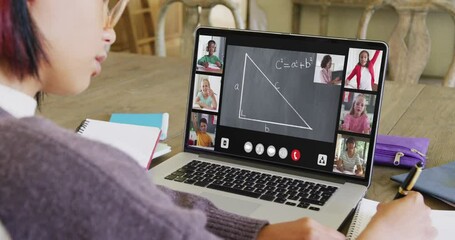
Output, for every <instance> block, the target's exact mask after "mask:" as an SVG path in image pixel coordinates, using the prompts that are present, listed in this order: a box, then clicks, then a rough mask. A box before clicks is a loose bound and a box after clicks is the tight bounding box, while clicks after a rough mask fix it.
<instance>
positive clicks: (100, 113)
mask: <svg viewBox="0 0 455 240" xmlns="http://www.w3.org/2000/svg"><path fill="white" fill-rule="evenodd" d="M189 78H190V62H189V61H185V60H182V59H178V58H159V57H153V56H142V55H133V54H124V53H111V55H110V57H109V59H108V60H107V61H106V63H105V64H104V66H103V73H102V74H101V76H100V77H98V78H95V79H94V80H93V82H92V84H91V86H90V87H89V89H88V90H87V91H85V92H84V93H83V94H80V95H78V96H73V97H55V96H48V97H47V98H46V100H45V101H44V104H43V106H42V114H43V115H44V116H46V117H48V118H50V119H52V120H54V121H55V122H57V123H58V124H60V125H61V126H63V127H65V128H69V129H75V128H76V127H77V126H78V125H79V123H80V122H81V121H82V120H84V119H85V118H93V119H101V120H108V119H109V117H110V114H111V113H114V112H121V113H128V112H130V113H151V112H168V113H169V114H170V124H169V133H168V139H167V141H166V142H167V143H168V144H169V145H170V146H171V147H172V152H171V153H170V154H167V155H165V156H163V157H161V158H158V159H156V161H155V164H157V163H159V162H162V161H164V160H165V159H167V158H169V157H171V156H173V155H175V154H176V153H178V152H181V151H182V150H183V146H182V142H183V141H182V139H183V131H184V121H185V114H186V105H187V96H188V82H189ZM384 93H385V96H384V99H383V105H382V106H383V108H382V114H381V120H380V128H379V133H380V134H391V135H401V136H416V137H427V138H430V139H431V141H430V147H429V152H428V162H427V166H428V167H434V166H438V165H441V164H444V163H448V162H450V161H453V160H454V159H455V150H454V149H455V148H454V144H453V141H454V139H455V104H453V103H454V102H455V89H451V88H442V87H435V86H427V85H409V84H403V83H401V84H400V83H397V82H387V83H386V85H385V91H384ZM405 172H407V170H404V169H395V168H391V167H382V166H375V167H374V176H373V183H372V185H371V187H370V189H369V191H368V193H367V198H370V199H374V200H377V201H388V200H390V199H392V198H393V196H394V195H395V192H396V189H397V185H396V184H395V183H393V182H392V181H391V180H389V179H390V176H392V175H395V174H400V173H405ZM425 201H426V202H427V204H428V205H429V206H431V207H432V208H435V209H453V208H452V207H450V206H449V205H447V204H445V203H443V202H441V201H439V200H436V199H434V198H431V197H426V198H425Z"/></svg>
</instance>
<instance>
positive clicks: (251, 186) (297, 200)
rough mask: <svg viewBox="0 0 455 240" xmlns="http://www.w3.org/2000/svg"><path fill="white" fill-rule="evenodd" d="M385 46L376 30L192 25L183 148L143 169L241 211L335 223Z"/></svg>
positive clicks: (349, 200)
mask: <svg viewBox="0 0 455 240" xmlns="http://www.w3.org/2000/svg"><path fill="white" fill-rule="evenodd" d="M387 55H388V47H387V45H386V44H385V43H383V42H379V41H367V40H352V39H341V38H329V37H318V36H303V35H294V34H282V33H268V32H257V31H243V30H232V29H218V28H199V29H198V30H197V31H196V41H195V49H194V56H193V67H192V71H191V77H190V81H191V82H190V84H189V86H190V87H189V94H188V96H189V97H188V111H187V117H186V121H185V134H184V135H185V137H184V140H183V145H184V151H183V152H181V153H179V154H177V155H175V156H173V157H171V158H170V159H168V160H166V161H164V162H163V163H161V164H159V165H158V166H156V167H154V168H152V169H151V171H150V172H151V177H152V178H153V180H154V181H155V182H156V183H157V184H159V185H164V186H166V187H169V188H172V189H175V190H178V191H183V192H188V193H193V194H197V195H200V196H203V197H205V198H208V199H209V200H211V201H212V202H213V203H214V204H215V205H216V206H217V207H219V208H221V209H224V210H226V211H229V212H233V213H236V214H240V215H243V216H248V217H252V218H258V219H266V220H268V221H270V222H271V223H277V222H283V221H290V220H295V219H298V218H302V217H311V218H313V219H315V220H317V221H319V222H321V223H322V224H324V225H326V226H329V227H333V228H339V227H340V226H341V225H342V223H343V221H344V220H345V219H346V218H347V217H348V216H349V214H350V213H351V212H352V211H353V210H354V209H355V207H356V205H357V204H358V202H359V201H360V200H361V198H362V197H363V196H364V195H365V193H366V191H367V189H368V186H369V185H370V182H371V176H372V167H373V156H374V149H375V141H376V135H377V130H378V123H379V113H380V106H381V99H382V92H383V88H384V76H385V68H386V61H387ZM327 66H329V67H327ZM327 69H329V70H328V71H327ZM323 70H324V71H325V72H324V73H323ZM332 72H336V74H338V76H340V77H339V79H340V81H338V82H324V81H322V80H321V79H322V78H323V75H324V74H326V75H329V76H330V74H331V73H332Z"/></svg>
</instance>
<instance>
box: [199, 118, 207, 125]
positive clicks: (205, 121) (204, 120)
mask: <svg viewBox="0 0 455 240" xmlns="http://www.w3.org/2000/svg"><path fill="white" fill-rule="evenodd" d="M201 123H205V124H206V125H207V119H205V118H201V120H199V124H201Z"/></svg>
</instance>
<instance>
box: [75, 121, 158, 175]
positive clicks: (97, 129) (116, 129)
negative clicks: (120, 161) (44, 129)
mask: <svg viewBox="0 0 455 240" xmlns="http://www.w3.org/2000/svg"><path fill="white" fill-rule="evenodd" d="M77 133H79V134H81V135H82V136H84V137H86V138H89V139H91V140H95V141H99V142H102V143H105V144H108V145H111V146H113V147H115V148H118V149H120V150H122V151H123V152H125V153H126V154H128V155H130V156H131V157H132V158H133V159H134V160H136V161H137V162H138V163H139V165H140V166H142V167H144V168H146V169H149V168H150V164H151V160H152V157H153V153H154V151H155V147H156V145H157V143H158V140H159V137H160V134H161V130H160V129H159V128H156V127H146V126H138V125H131V124H122V123H113V122H107V121H100V120H93V119H86V120H85V121H84V122H82V123H81V125H80V126H79V127H78V129H77Z"/></svg>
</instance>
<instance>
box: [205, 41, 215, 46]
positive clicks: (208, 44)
mask: <svg viewBox="0 0 455 240" xmlns="http://www.w3.org/2000/svg"><path fill="white" fill-rule="evenodd" d="M210 43H213V44H214V45H215V46H216V42H215V40H209V42H208V43H207V46H210Z"/></svg>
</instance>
